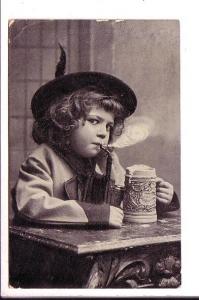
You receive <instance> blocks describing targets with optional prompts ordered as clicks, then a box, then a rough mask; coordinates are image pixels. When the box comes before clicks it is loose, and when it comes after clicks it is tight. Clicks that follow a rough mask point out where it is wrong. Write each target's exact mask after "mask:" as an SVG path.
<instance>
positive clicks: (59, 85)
mask: <svg viewBox="0 0 199 300" xmlns="http://www.w3.org/2000/svg"><path fill="white" fill-rule="evenodd" d="M60 48H61V50H62V58H63V56H64V53H63V48H62V47H61V46H60ZM60 60H61V57H60ZM57 67H58V65H57ZM64 67H65V66H64ZM57 70H58V68H57ZM57 70H56V74H58V75H57V76H58V77H57V78H55V79H54V80H52V81H49V82H47V83H46V84H44V85H43V86H41V87H40V88H39V89H38V90H37V91H36V93H35V94H34V96H33V98H32V102H31V109H32V113H33V116H34V118H35V119H38V118H41V117H42V116H43V114H44V113H45V111H46V110H47V109H48V108H49V106H50V105H51V104H53V102H54V101H55V99H56V98H57V97H59V96H62V95H68V94H71V93H72V92H74V91H76V90H78V89H81V88H84V87H86V86H90V85H91V86H96V87H97V88H99V89H100V90H101V91H102V92H103V93H104V94H106V95H107V96H116V97H117V99H118V101H119V102H120V103H121V104H122V106H123V107H124V108H125V110H126V111H127V112H128V115H131V114H132V113H133V112H134V111H135V109H136V106H137V99H136V96H135V93H134V92H133V90H132V89H131V88H130V87H129V86H128V85H127V84H125V83H124V82H123V81H121V80H120V79H118V78H116V77H114V76H112V75H110V74H106V73H100V72H77V73H71V74H67V75H61V76H60V74H59V73H60V72H57Z"/></svg>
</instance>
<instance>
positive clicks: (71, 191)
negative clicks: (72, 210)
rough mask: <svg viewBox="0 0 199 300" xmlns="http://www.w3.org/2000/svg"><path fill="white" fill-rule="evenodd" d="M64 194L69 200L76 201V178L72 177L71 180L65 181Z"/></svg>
mask: <svg viewBox="0 0 199 300" xmlns="http://www.w3.org/2000/svg"><path fill="white" fill-rule="evenodd" d="M64 188H65V192H66V195H67V198H68V199H69V200H77V199H79V196H78V185H77V176H73V177H72V178H71V179H69V180H67V181H65V183H64Z"/></svg>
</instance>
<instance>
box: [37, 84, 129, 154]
mask: <svg viewBox="0 0 199 300" xmlns="http://www.w3.org/2000/svg"><path fill="white" fill-rule="evenodd" d="M92 107H100V108H103V109H104V110H105V111H107V112H112V113H113V114H114V127H113V130H112V131H111V133H110V141H111V139H112V136H113V135H121V133H122V129H123V127H124V119H125V118H126V117H127V116H128V112H127V111H126V110H125V109H124V107H123V106H122V105H121V104H120V103H119V101H118V99H117V98H116V97H115V96H112V95H110V96H107V93H105V92H104V91H102V90H100V89H99V88H96V87H95V86H88V87H86V88H82V89H79V90H77V91H75V92H73V93H71V94H70V95H61V96H59V97H57V98H56V99H55V101H54V103H53V104H52V105H51V106H50V107H49V109H48V110H47V111H46V112H45V114H44V116H43V117H42V118H39V119H36V120H35V121H34V124H33V130H32V136H33V139H34V141H35V142H36V143H37V144H41V143H47V144H51V145H54V146H55V147H56V146H58V147H59V148H61V149H63V150H64V149H66V148H67V145H68V140H69V137H70V135H71V133H72V131H73V130H74V129H76V128H78V120H79V119H80V118H84V119H86V117H87V115H88V113H89V111H90V110H91V108H92Z"/></svg>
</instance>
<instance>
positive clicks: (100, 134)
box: [97, 126, 107, 139]
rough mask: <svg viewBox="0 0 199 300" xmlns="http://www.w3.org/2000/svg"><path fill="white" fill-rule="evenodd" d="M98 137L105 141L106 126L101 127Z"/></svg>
mask: <svg viewBox="0 0 199 300" xmlns="http://www.w3.org/2000/svg"><path fill="white" fill-rule="evenodd" d="M97 136H98V137H100V138H101V139H105V137H106V136H107V130H106V126H100V128H99V130H98V132H97Z"/></svg>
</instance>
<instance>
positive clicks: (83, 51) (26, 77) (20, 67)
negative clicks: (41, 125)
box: [9, 20, 180, 196]
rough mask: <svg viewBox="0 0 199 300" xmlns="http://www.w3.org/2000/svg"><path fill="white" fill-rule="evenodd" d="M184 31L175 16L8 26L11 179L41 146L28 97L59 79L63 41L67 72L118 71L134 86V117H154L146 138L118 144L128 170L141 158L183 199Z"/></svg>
mask: <svg viewBox="0 0 199 300" xmlns="http://www.w3.org/2000/svg"><path fill="white" fill-rule="evenodd" d="M179 39H180V28H179V22H178V21H176V20H125V21H120V22H119V21H116V20H110V21H99V20H45V21H44V20H43V21H40V20H15V21H14V22H13V23H12V24H11V25H10V26H9V154H10V155H9V171H10V172H9V184H10V187H12V186H13V185H14V184H15V181H16V179H17V175H18V170H19V167H20V165H21V163H22V162H23V160H24V159H25V157H26V156H27V154H28V153H30V152H31V151H32V150H33V149H34V148H35V147H36V145H35V144H34V142H33V140H32V138H31V130H32V115H31V110H30V102H31V98H32V96H33V94H34V92H35V91H36V90H37V88H39V87H40V86H41V85H42V84H43V83H45V82H46V81H48V80H51V79H53V78H54V72H55V66H56V63H57V61H58V59H59V55H60V52H59V46H58V42H59V43H61V44H62V46H63V47H64V48H65V49H66V51H67V70H66V72H76V71H101V72H106V73H110V74H113V75H115V76H117V77H119V78H120V79H122V80H123V81H125V82H126V83H127V84H129V85H130V86H131V87H132V88H133V89H134V91H135V93H136V95H137V98H138V108H137V110H136V112H135V114H134V115H135V116H136V117H139V116H147V117H149V118H151V119H153V120H154V121H155V128H154V132H153V133H152V134H151V136H149V137H148V138H147V139H146V140H145V141H144V142H141V143H138V144H136V145H134V146H131V147H127V148H123V149H120V150H119V151H118V153H119V155H120V160H121V163H122V164H123V166H124V167H127V166H130V165H132V164H137V163H142V164H147V165H150V166H152V167H155V168H156V171H157V175H158V176H160V177H163V178H164V179H165V180H167V181H169V182H171V183H173V185H174V188H175V190H176V192H177V193H178V195H179V196H180V53H179V50H180V40H179Z"/></svg>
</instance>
